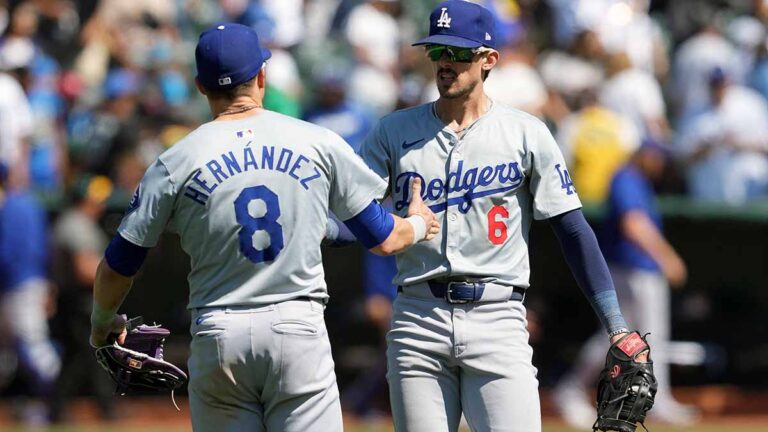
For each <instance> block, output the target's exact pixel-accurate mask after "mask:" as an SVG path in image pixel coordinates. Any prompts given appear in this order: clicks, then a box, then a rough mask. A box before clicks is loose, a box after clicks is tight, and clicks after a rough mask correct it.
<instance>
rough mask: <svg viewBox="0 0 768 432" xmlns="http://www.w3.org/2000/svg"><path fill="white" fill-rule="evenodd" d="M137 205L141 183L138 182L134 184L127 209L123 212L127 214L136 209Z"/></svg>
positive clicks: (138, 203)
mask: <svg viewBox="0 0 768 432" xmlns="http://www.w3.org/2000/svg"><path fill="white" fill-rule="evenodd" d="M139 205H141V183H139V185H138V186H136V190H135V191H133V196H132V197H131V202H130V203H128V210H127V211H126V212H125V214H128V213H130V212H132V211H134V210H136V209H137V208H139Z"/></svg>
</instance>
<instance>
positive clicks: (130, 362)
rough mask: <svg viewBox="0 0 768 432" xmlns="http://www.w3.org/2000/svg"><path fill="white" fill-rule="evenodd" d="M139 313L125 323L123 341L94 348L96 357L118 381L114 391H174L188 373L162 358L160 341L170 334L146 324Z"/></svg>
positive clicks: (125, 392) (161, 342)
mask: <svg viewBox="0 0 768 432" xmlns="http://www.w3.org/2000/svg"><path fill="white" fill-rule="evenodd" d="M142 321H143V320H142V318H141V317H137V318H133V319H131V320H128V322H127V323H126V331H127V332H128V334H127V335H126V337H125V343H124V344H123V345H119V344H118V343H117V342H112V344H111V345H104V346H102V347H99V348H97V349H96V359H97V360H98V361H99V364H100V365H101V367H103V368H104V370H106V371H107V372H108V373H109V376H111V377H112V379H113V380H114V381H115V383H117V389H116V393H118V394H120V395H125V394H127V393H129V392H131V391H135V390H157V391H165V390H170V391H171V395H173V391H174V390H176V389H178V388H179V387H181V386H182V385H184V383H185V382H187V374H185V373H184V372H183V371H182V370H181V369H179V368H178V367H176V366H175V365H173V364H171V363H169V362H167V361H165V360H163V343H164V342H165V338H166V337H167V336H168V335H170V334H171V332H170V331H168V329H165V328H163V327H160V326H159V325H151V326H149V325H145V324H143V322H142Z"/></svg>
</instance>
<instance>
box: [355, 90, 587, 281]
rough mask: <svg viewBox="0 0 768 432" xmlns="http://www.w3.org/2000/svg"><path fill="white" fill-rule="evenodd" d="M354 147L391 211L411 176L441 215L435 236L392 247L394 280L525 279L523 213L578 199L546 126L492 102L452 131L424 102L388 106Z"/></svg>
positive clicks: (566, 206)
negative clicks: (396, 251)
mask: <svg viewBox="0 0 768 432" xmlns="http://www.w3.org/2000/svg"><path fill="white" fill-rule="evenodd" d="M360 152H361V155H362V157H363V159H364V160H365V161H366V163H367V164H368V166H370V167H371V168H372V169H373V170H374V171H375V172H377V173H378V174H379V175H380V176H382V177H383V178H384V179H385V180H386V181H387V182H388V183H389V188H388V190H387V193H388V194H391V195H392V198H393V201H394V208H395V212H396V213H397V212H399V213H400V214H404V213H405V212H406V211H407V207H408V201H409V200H410V197H409V196H408V195H409V193H410V190H409V188H408V185H409V184H410V179H411V178H412V177H419V178H421V180H422V184H423V188H422V194H421V196H422V198H423V199H424V202H425V203H426V204H427V205H428V206H429V207H430V208H431V209H432V211H433V212H435V213H436V214H437V215H438V218H439V221H440V223H441V234H440V235H438V236H436V237H435V238H434V239H433V240H431V241H428V242H427V241H424V242H421V243H418V244H416V245H415V246H413V247H412V248H410V249H408V250H407V251H406V252H404V253H403V254H400V255H398V257H397V260H398V263H397V264H398V269H399V272H398V274H397V276H396V277H395V283H396V284H399V285H409V284H414V283H417V282H422V281H425V280H427V279H433V278H436V277H441V276H448V275H451V276H457V275H467V276H470V277H471V276H477V277H483V278H486V279H487V280H490V281H495V282H497V283H499V284H502V285H514V286H518V287H528V277H529V273H530V267H529V261H528V231H529V228H530V225H531V217H533V218H535V219H546V218H549V217H552V216H556V215H558V214H561V213H564V212H567V211H569V210H573V209H577V208H579V207H581V203H580V201H579V198H578V196H577V194H576V191H575V188H574V186H573V183H572V182H571V179H570V176H569V174H568V170H567V169H566V166H565V162H564V161H563V156H562V154H561V152H560V149H559V148H558V146H557V144H556V143H555V140H554V139H553V138H552V134H551V133H550V132H549V130H548V129H547V128H546V126H545V125H544V124H543V123H542V122H541V121H539V120H538V119H536V118H535V117H533V116H531V115H529V114H526V113H524V112H522V111H518V110H515V109H512V108H508V107H505V106H503V105H500V104H498V103H493V104H492V106H491V108H490V110H489V111H488V112H487V113H486V114H485V115H483V116H482V117H481V118H480V119H478V120H477V121H476V122H475V123H473V124H472V125H471V126H469V127H468V128H466V129H465V130H464V131H463V132H462V133H460V134H457V133H455V132H453V131H452V130H451V129H449V128H447V127H445V125H444V124H443V122H442V121H441V120H440V119H439V118H438V117H437V115H436V114H435V111H434V103H429V104H424V105H420V106H417V107H414V108H410V109H406V110H402V111H397V112H395V113H392V114H390V115H388V116H385V117H384V118H383V119H382V120H381V121H380V122H379V124H378V126H377V127H376V129H375V130H374V131H373V132H372V133H371V134H370V135H369V136H368V138H367V139H366V141H365V142H364V143H363V145H362V147H361V150H360Z"/></svg>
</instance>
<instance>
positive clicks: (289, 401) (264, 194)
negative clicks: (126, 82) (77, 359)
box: [91, 23, 439, 432]
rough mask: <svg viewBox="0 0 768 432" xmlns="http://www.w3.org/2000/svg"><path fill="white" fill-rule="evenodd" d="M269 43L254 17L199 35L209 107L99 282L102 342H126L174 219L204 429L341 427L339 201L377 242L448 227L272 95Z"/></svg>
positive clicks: (123, 229) (133, 217) (351, 221)
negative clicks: (396, 203) (335, 242)
mask: <svg viewBox="0 0 768 432" xmlns="http://www.w3.org/2000/svg"><path fill="white" fill-rule="evenodd" d="M269 56H270V52H269V51H268V50H266V49H264V48H260V45H259V40H258V37H257V35H256V33H255V32H254V31H253V30H251V29H250V28H249V27H246V26H242V25H238V24H229V23H226V24H221V25H218V26H214V27H212V28H210V29H208V30H206V31H205V32H203V34H202V35H201V36H200V40H199V42H198V45H197V49H196V51H195V58H196V63H197V72H198V75H197V79H196V82H197V86H198V89H199V90H200V91H201V92H202V93H203V94H204V95H205V96H206V98H207V99H208V102H209V105H210V108H211V111H212V113H213V117H214V120H213V121H211V122H209V123H206V124H204V125H202V126H200V127H199V128H198V129H196V130H195V131H193V132H192V133H190V134H189V135H188V136H187V137H185V138H184V139H182V140H181V141H180V142H178V143H177V144H175V145H174V146H173V147H172V148H170V149H169V150H168V151H166V152H165V153H163V154H162V155H160V157H159V158H158V159H157V161H155V163H154V164H153V165H152V166H151V167H150V168H149V169H148V170H147V172H146V174H145V176H144V178H143V180H142V181H141V184H140V186H139V187H138V189H137V190H136V192H135V194H134V196H133V199H132V201H131V204H130V207H129V210H128V212H127V214H126V215H125V217H124V218H123V221H122V223H121V225H120V227H119V229H118V235H117V236H116V237H115V238H114V239H113V240H112V242H111V243H110V245H109V246H108V248H107V250H106V252H105V256H104V259H103V260H102V262H101V264H100V266H99V270H98V274H97V280H96V282H95V287H94V306H93V313H92V316H91V326H92V330H91V344H92V345H94V346H103V345H104V344H105V343H106V341H107V339H108V337H109V335H110V334H113V335H115V334H117V335H118V337H117V340H118V342H121V341H123V340H124V337H125V331H124V322H123V321H124V320H121V319H120V317H119V316H117V315H116V314H115V312H116V311H117V310H118V307H119V306H120V304H121V303H122V300H123V299H124V297H125V296H126V295H127V293H128V291H129V290H130V286H131V282H132V279H133V275H134V274H135V273H136V271H137V270H138V268H139V267H140V265H141V263H142V261H143V259H144V256H145V255H146V252H147V250H148V248H150V247H152V246H154V245H155V244H156V243H157V241H158V238H159V236H160V234H161V233H162V232H163V230H164V229H167V230H169V231H171V232H175V233H177V234H178V235H179V236H180V238H181V246H182V248H183V249H184V251H185V252H186V253H187V254H188V255H189V256H190V259H191V271H190V274H189V277H188V280H189V291H190V293H189V309H191V311H192V325H191V333H192V346H191V357H190V360H189V372H190V383H189V394H190V410H191V415H192V426H193V429H194V430H196V431H246V430H247V431H296V432H299V431H301V432H306V431H318V432H327V431H341V430H342V422H341V409H340V405H339V397H338V389H337V386H336V378H335V375H334V370H333V367H334V365H333V361H332V359H331V350H330V344H329V341H328V336H327V332H326V328H325V324H324V321H323V310H324V308H325V303H326V301H327V299H328V293H327V289H326V285H325V281H324V278H323V267H322V260H321V254H320V241H321V239H322V238H323V236H324V234H325V233H326V225H327V214H328V210H329V208H330V209H331V210H332V211H333V212H334V214H336V215H337V216H338V217H339V218H340V219H341V220H343V221H345V223H346V225H347V226H348V227H349V228H350V230H351V231H352V232H353V233H354V234H355V235H356V236H357V238H359V239H361V241H362V242H363V244H364V245H365V246H366V247H368V248H369V249H370V250H372V251H374V252H377V253H380V254H392V253H397V252H400V251H402V250H404V249H406V248H408V247H409V246H411V245H412V244H414V243H416V241H418V240H422V239H430V238H432V237H434V235H435V234H436V233H437V232H438V230H439V225H438V224H437V222H436V219H435V216H434V214H433V213H432V212H431V211H430V210H429V209H428V208H426V206H424V204H423V202H422V201H421V200H420V198H419V197H418V196H415V198H414V199H413V200H412V202H411V204H410V205H409V209H410V210H409V212H410V213H411V215H410V216H409V217H408V218H405V219H403V218H400V217H395V216H392V215H390V214H389V213H386V212H385V211H383V209H382V208H381V207H380V206H379V204H378V203H377V202H376V201H375V200H374V198H375V197H376V196H379V195H381V194H382V193H383V192H384V190H385V189H386V184H385V183H384V182H383V181H382V180H381V179H380V178H379V177H378V176H377V175H376V174H374V173H373V172H372V171H370V170H369V169H368V168H367V167H366V166H365V164H364V163H363V161H362V160H361V159H360V158H359V157H357V156H356V155H355V154H354V152H353V151H352V150H351V148H350V147H349V145H348V144H346V143H345V142H344V141H343V140H342V139H341V138H339V137H338V136H337V135H335V134H333V133H332V132H330V131H328V130H326V129H323V128H320V127H318V126H314V125H311V124H309V123H305V122H302V121H299V120H296V119H292V118H290V117H286V116H283V115H280V114H277V113H274V112H270V111H266V110H264V109H262V108H261V106H262V96H263V94H264V86H265V76H266V75H265V74H266V72H265V70H264V64H265V61H266V60H267V59H268V58H269ZM419 187H420V183H419V182H418V181H416V182H414V184H413V188H414V190H418V188H419Z"/></svg>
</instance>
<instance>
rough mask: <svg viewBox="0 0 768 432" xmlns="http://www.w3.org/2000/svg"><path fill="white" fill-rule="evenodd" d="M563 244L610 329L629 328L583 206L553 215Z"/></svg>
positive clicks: (573, 270)
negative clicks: (580, 208)
mask: <svg viewBox="0 0 768 432" xmlns="http://www.w3.org/2000/svg"><path fill="white" fill-rule="evenodd" d="M549 222H550V224H551V225H552V229H553V230H554V231H555V235H556V236H557V238H558V240H559V241H560V247H561V249H562V251H563V255H564V256H565V260H566V261H567V262H568V267H570V269H571V273H573V276H574V277H575V278H576V282H577V283H578V284H579V287H580V288H581V290H582V292H583V293H584V295H585V296H586V297H587V300H589V303H590V304H591V305H592V308H593V309H594V310H595V312H596V313H597V316H598V318H599V319H600V322H601V323H602V324H603V326H604V327H605V328H606V329H607V330H608V332H609V333H611V332H613V331H615V330H618V329H621V328H627V323H626V322H625V321H624V317H623V316H622V315H621V309H620V308H619V300H618V298H617V297H616V290H615V289H614V287H613V281H612V280H611V274H610V272H609V271H608V265H607V264H606V263H605V258H603V254H602V252H601V251H600V247H599V246H598V244H597V238H595V233H594V231H592V228H590V226H589V224H588V223H587V221H586V219H584V214H583V213H582V212H581V210H578V209H577V210H572V211H569V212H566V213H563V214H560V215H557V216H554V217H552V218H550V219H549Z"/></svg>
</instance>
